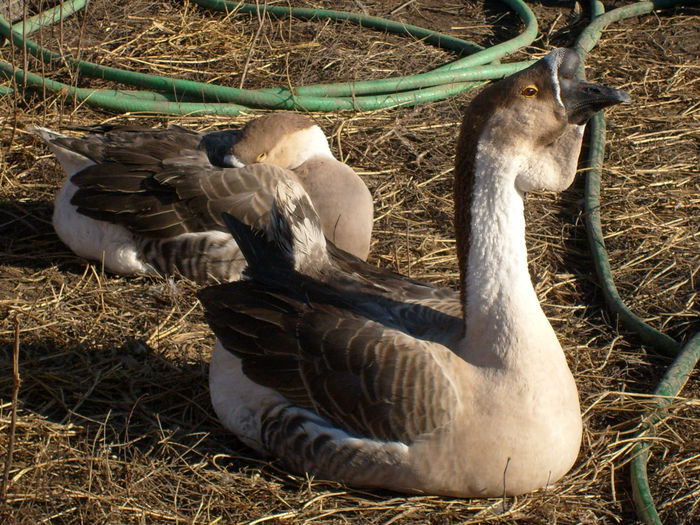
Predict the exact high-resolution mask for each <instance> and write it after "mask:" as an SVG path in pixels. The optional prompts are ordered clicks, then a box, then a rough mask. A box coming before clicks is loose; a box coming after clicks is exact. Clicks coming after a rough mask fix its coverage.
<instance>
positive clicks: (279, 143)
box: [34, 113, 373, 281]
mask: <svg viewBox="0 0 700 525" xmlns="http://www.w3.org/2000/svg"><path fill="white" fill-rule="evenodd" d="M34 129H35V131H36V133H38V134H39V135H40V136H41V137H42V138H43V139H44V140H45V141H46V142H47V143H48V145H49V146H50V147H51V149H52V151H53V153H54V154H55V155H56V157H57V158H58V159H59V161H60V162H61V165H62V167H63V170H64V171H65V172H66V174H67V178H66V181H65V184H64V186H63V187H62V189H61V190H60V192H59V193H58V195H57V197H56V202H55V208H54V214H53V224H54V228H55V229H56V232H57V233H58V235H59V237H60V238H61V240H62V241H63V242H64V243H65V244H66V245H67V246H68V247H69V248H71V249H72V250H73V251H74V252H75V253H76V254H78V255H80V256H82V257H86V258H88V259H94V260H98V261H102V262H103V263H104V266H105V268H106V269H107V270H109V271H113V272H116V273H123V274H130V273H150V272H154V271H156V272H160V273H179V274H182V275H185V276H187V277H189V278H191V279H195V280H197V281H205V280H208V279H215V280H218V281H230V280H235V279H238V278H239V277H240V273H241V271H242V270H243V268H244V266H245V261H244V260H243V257H242V256H241V254H240V251H239V250H238V248H237V246H236V244H235V242H234V241H233V239H232V238H231V236H230V235H229V234H228V233H227V232H226V231H225V226H224V224H223V222H222V219H221V213H222V212H227V213H230V214H232V215H234V216H236V217H238V218H239V219H241V220H244V221H246V222H248V223H250V224H253V225H255V224H257V222H256V221H258V220H259V219H260V217H261V216H264V215H266V214H267V213H268V212H269V208H270V205H271V203H272V199H273V197H274V195H275V188H276V186H277V184H278V183H279V181H280V180H282V179H285V178H288V177H291V178H293V179H294V180H296V181H297V182H299V183H301V185H302V186H303V187H304V189H305V190H306V191H307V192H308V194H309V196H310V197H311V199H312V201H313V203H314V206H315V207H316V210H317V211H318V213H319V216H320V218H321V224H322V225H323V231H324V233H325V235H326V236H327V237H328V239H330V240H331V241H333V242H334V243H335V244H337V245H338V246H340V247H341V248H343V249H344V250H347V251H348V252H350V253H352V254H354V255H356V256H357V257H359V258H361V259H364V258H366V257H367V254H368V253H369V243H370V237H371V231H372V215H373V211H372V210H373V207H372V197H371V195H370V193H369V190H368V189H367V187H366V186H365V184H364V182H363V181H362V179H360V177H359V176H358V175H357V174H356V173H355V172H354V171H353V170H352V169H351V168H350V167H349V166H347V165H346V164H344V163H342V162H340V161H338V160H336V159H335V157H334V156H333V154H332V153H331V151H330V148H329V146H328V141H327V140H326V137H325V135H324V134H323V131H322V130H321V129H320V128H319V127H318V126H317V125H315V124H314V123H313V122H312V121H311V120H310V119H309V118H307V117H305V116H302V115H299V114H295V113H274V114H270V115H266V116H263V117H259V118H257V119H254V120H252V121H251V122H249V123H248V124H247V125H246V126H245V127H244V128H243V129H242V130H225V131H219V132H214V133H208V134H202V133H197V132H194V131H190V130H187V129H185V128H180V127H172V128H168V129H161V130H153V129H139V128H124V127H113V128H103V129H101V130H99V131H97V132H93V133H90V134H87V135H84V136H82V137H67V136H64V135H61V134H58V133H55V132H53V131H50V130H47V129H44V128H34ZM270 165H272V166H278V167H280V168H285V169H284V170H273V169H270Z"/></svg>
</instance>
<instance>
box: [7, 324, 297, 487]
mask: <svg viewBox="0 0 700 525" xmlns="http://www.w3.org/2000/svg"><path fill="white" fill-rule="evenodd" d="M12 352H13V350H12V344H11V343H9V344H6V342H5V341H3V342H0V399H5V400H8V401H9V400H10V399H11V398H12V388H13V380H12ZM19 366H20V376H21V388H20V391H19V398H18V406H19V408H20V410H21V412H20V414H21V416H20V418H21V419H20V420H21V425H22V427H21V428H25V429H26V428H27V427H31V426H32V425H33V424H35V425H37V428H40V427H42V426H44V428H45V424H46V423H47V422H48V424H49V425H50V428H53V429H55V430H56V432H57V436H59V435H63V434H65V433H66V432H69V433H72V435H73V436H74V437H72V438H71V446H70V447H66V449H65V450H66V451H68V452H64V453H67V454H68V455H71V454H74V455H75V457H76V458H78V459H80V457H81V456H82V455H83V454H91V455H94V456H95V457H101V458H104V459H106V460H107V461H110V460H114V461H115V462H116V463H117V464H119V463H122V462H127V463H133V462H138V461H141V462H143V465H144V468H148V467H147V465H148V464H149V463H151V462H152V461H160V460H163V459H164V458H166V459H168V458H172V457H173V454H176V455H177V456H178V457H179V460H178V462H179V464H180V465H183V462H184V464H186V465H192V464H195V463H197V464H200V463H201V462H202V461H203V460H204V461H206V462H207V463H209V465H208V467H207V468H213V469H214V470H217V471H218V472H219V473H220V474H222V475H224V474H230V473H236V472H242V471H246V470H250V469H251V468H253V467H255V468H257V469H259V470H260V471H262V472H263V473H265V472H266V473H267V474H269V475H273V472H274V470H275V467H274V465H273V464H271V463H268V462H267V461H266V460H265V459H264V458H261V457H260V455H259V454H257V453H256V452H254V451H252V450H251V449H249V448H247V447H246V446H245V445H243V444H242V443H241V442H239V441H238V440H237V439H236V438H235V436H233V435H232V434H231V433H230V432H228V431H226V430H225V429H224V428H223V427H222V426H221V424H220V423H219V422H218V419H217V418H216V416H215V414H214V410H213V408H212V407H211V404H210V401H209V388H208V383H207V373H208V358H207V359H205V358H204V357H202V358H199V359H187V360H186V361H184V360H183V362H177V361H176V360H173V359H170V358H166V357H164V356H163V355H161V354H160V353H159V352H158V351H156V350H154V349H152V348H150V347H148V346H147V345H146V344H144V343H143V342H142V341H139V340H135V339H127V340H125V341H124V342H123V344H121V346H119V345H118V344H117V345H113V346H110V345H105V347H104V348H102V347H101V345H91V346H88V345H83V344H80V343H77V342H75V341H67V340H57V339H56V338H48V339H42V341H41V342H40V343H33V342H30V343H28V344H23V343H21V345H20V356H19ZM36 415H38V416H39V418H36V417H34V416H36ZM56 425H58V426H59V427H60V428H57V427H56ZM39 432H40V431H39ZM27 435H28V436H31V435H35V436H36V435H37V432H31V431H29V432H27ZM57 439H59V440H61V439H62V438H60V437H57ZM23 442H26V440H23ZM34 445H36V446H37V447H38V446H40V445H41V443H39V442H37V443H34V444H33V445H32V444H31V442H30V443H29V444H28V445H27V444H24V445H22V446H20V448H17V449H16V450H15V454H19V456H20V457H21V456H24V455H26V454H33V452H32V451H31V450H26V449H25V450H22V447H26V446H29V447H32V448H33V447H34ZM97 449H99V450H97ZM37 453H38V452H37ZM122 464H123V463H122ZM185 468H187V467H186V466H185ZM290 481H291V480H290Z"/></svg>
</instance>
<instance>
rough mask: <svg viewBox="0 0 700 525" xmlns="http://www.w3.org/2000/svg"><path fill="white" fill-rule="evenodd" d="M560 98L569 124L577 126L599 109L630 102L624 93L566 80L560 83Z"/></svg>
mask: <svg viewBox="0 0 700 525" xmlns="http://www.w3.org/2000/svg"><path fill="white" fill-rule="evenodd" d="M561 98H562V101H563V102H564V107H565V108H566V113H567V116H568V119H569V124H578V125H581V124H585V123H586V121H587V120H588V119H589V118H591V117H592V116H593V115H594V114H595V113H597V112H598V111H600V110H601V109H604V108H607V107H608V106H614V105H615V104H619V103H620V102H629V101H630V96H629V95H628V94H627V93H626V92H625V91H622V90H619V89H614V88H610V87H607V86H601V85H598V84H591V83H589V82H581V81H578V80H568V79H567V80H563V81H562V82H561Z"/></svg>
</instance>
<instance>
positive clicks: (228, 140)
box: [202, 129, 245, 168]
mask: <svg viewBox="0 0 700 525" xmlns="http://www.w3.org/2000/svg"><path fill="white" fill-rule="evenodd" d="M242 135H243V133H242V131H241V130H238V129H227V130H223V131H214V132H212V133H207V134H206V135H205V136H204V138H203V139H202V146H203V147H204V149H205V150H206V152H207V155H208V157H209V161H210V162H211V163H212V164H213V165H214V166H221V167H228V168H242V167H243V166H245V164H243V163H242V162H241V161H240V160H238V158H237V157H235V156H234V155H232V154H231V151H232V150H233V147H234V146H235V144H236V142H238V141H239V140H241V137H242Z"/></svg>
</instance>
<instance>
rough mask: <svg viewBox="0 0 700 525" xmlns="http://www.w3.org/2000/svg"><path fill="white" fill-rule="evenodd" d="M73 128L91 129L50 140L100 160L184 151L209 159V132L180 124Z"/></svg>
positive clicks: (157, 156)
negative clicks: (206, 138)
mask: <svg viewBox="0 0 700 525" xmlns="http://www.w3.org/2000/svg"><path fill="white" fill-rule="evenodd" d="M71 129H74V130H80V131H88V132H89V133H88V134H86V135H83V136H80V137H68V136H63V135H58V134H53V135H52V136H51V138H50V142H51V143H53V144H54V145H55V146H58V147H61V148H65V149H67V150H69V151H72V152H74V153H78V154H80V155H83V156H84V157H87V158H88V159H90V160H92V161H93V162H95V163H98V164H99V163H101V162H105V161H110V160H117V159H119V158H125V159H126V161H127V162H129V158H134V159H136V158H138V157H140V156H141V155H147V156H148V157H152V158H155V159H161V160H164V159H169V158H174V157H180V156H182V155H183V154H190V155H191V154H197V155H198V156H199V157H200V158H201V159H202V162H203V163H209V160H208V158H207V154H206V150H205V148H204V139H205V137H206V135H203V134H201V133H198V132H196V131H192V130H189V129H186V128H182V127H180V126H171V127H169V128H167V129H148V128H142V127H138V126H115V125H101V126H79V127H74V128H71ZM232 133H237V132H234V131H232Z"/></svg>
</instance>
